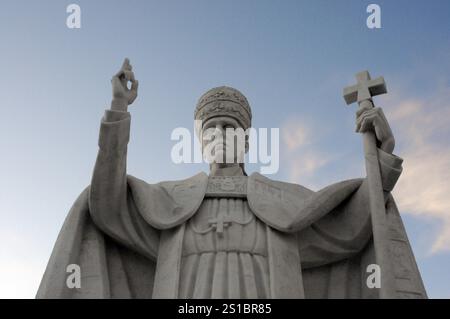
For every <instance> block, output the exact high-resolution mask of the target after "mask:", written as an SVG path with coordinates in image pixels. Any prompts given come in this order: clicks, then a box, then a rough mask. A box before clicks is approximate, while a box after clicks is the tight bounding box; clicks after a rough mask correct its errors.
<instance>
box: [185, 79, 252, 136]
mask: <svg viewBox="0 0 450 319" xmlns="http://www.w3.org/2000/svg"><path fill="white" fill-rule="evenodd" d="M224 102H233V103H224ZM216 116H232V117H234V118H236V119H237V120H238V121H239V122H240V123H241V124H242V126H243V127H244V128H245V129H247V128H249V127H250V126H251V120H252V111H251V109H250V105H249V103H248V101H247V99H246V98H245V96H244V95H243V94H242V93H241V92H239V91H238V90H236V89H233V88H230V87H227V86H221V87H217V88H213V89H211V90H209V91H208V92H206V93H205V94H203V95H202V96H201V97H200V99H199V102H198V103H197V107H196V108H195V114H194V118H195V119H198V120H202V121H206V120H207V119H209V118H211V117H216Z"/></svg>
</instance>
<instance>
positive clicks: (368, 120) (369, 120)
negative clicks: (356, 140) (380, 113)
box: [359, 115, 376, 132]
mask: <svg viewBox="0 0 450 319" xmlns="http://www.w3.org/2000/svg"><path fill="white" fill-rule="evenodd" d="M375 119H376V116H375V115H370V116H367V117H365V118H364V120H363V121H362V122H361V126H360V128H359V131H360V132H365V131H367V130H369V129H371V128H372V127H373V124H374V121H375Z"/></svg>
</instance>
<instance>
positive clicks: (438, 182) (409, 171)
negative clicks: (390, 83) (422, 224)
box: [386, 88, 450, 253]
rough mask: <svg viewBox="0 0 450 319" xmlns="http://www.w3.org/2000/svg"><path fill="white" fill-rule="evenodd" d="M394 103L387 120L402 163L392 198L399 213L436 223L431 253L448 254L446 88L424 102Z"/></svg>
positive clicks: (449, 121)
mask: <svg viewBox="0 0 450 319" xmlns="http://www.w3.org/2000/svg"><path fill="white" fill-rule="evenodd" d="M396 100H397V101H400V99H398V98H396V97H394V98H393V99H392V101H391V102H390V103H389V104H391V105H392V106H391V107H388V108H386V110H389V109H392V110H393V111H391V112H387V117H388V119H389V120H390V122H391V123H392V127H393V129H394V131H395V132H394V133H395V135H396V140H397V141H398V143H399V145H398V147H397V151H396V152H397V153H398V154H399V155H400V156H401V157H403V158H404V160H405V161H404V163H403V174H402V176H401V177H400V179H399V181H398V183H397V185H396V188H395V190H394V196H395V198H396V200H397V203H398V205H399V208H400V210H401V211H402V212H405V213H409V214H413V215H416V216H421V217H425V218H432V219H438V220H439V221H440V223H441V228H440V230H439V232H438V233H437V234H436V238H435V240H434V243H433V245H432V247H431V249H430V252H431V253H436V252H441V251H450V196H449V194H450V146H449V140H448V138H449V137H450V134H449V133H450V102H449V101H450V88H447V89H441V90H439V91H438V93H437V94H435V95H434V96H433V97H432V98H429V99H426V100H425V99H424V100H418V99H415V100H406V101H403V102H399V103H397V104H394V103H395V101H396Z"/></svg>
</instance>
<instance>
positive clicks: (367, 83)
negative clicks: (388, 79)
mask: <svg viewBox="0 0 450 319" xmlns="http://www.w3.org/2000/svg"><path fill="white" fill-rule="evenodd" d="M356 80H357V83H356V84H355V85H352V86H348V87H346V88H345V89H344V99H345V102H346V103H347V105H349V104H352V103H354V102H358V103H359V104H360V106H362V105H361V104H362V102H364V101H370V102H371V100H372V96H376V95H380V94H384V93H387V90H386V83H385V82H384V78H383V77H382V76H380V77H378V78H376V79H373V80H372V79H371V78H370V74H369V72H368V71H362V72H359V73H357V74H356ZM372 106H373V105H372Z"/></svg>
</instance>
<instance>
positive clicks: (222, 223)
mask: <svg viewBox="0 0 450 319" xmlns="http://www.w3.org/2000/svg"><path fill="white" fill-rule="evenodd" d="M232 221H233V220H232V219H231V218H230V217H228V216H224V215H219V216H217V217H216V218H211V219H209V220H208V224H209V225H211V226H212V227H214V228H215V229H216V232H217V233H218V234H219V235H222V234H223V229H224V227H228V226H229V225H230V223H231V222H232Z"/></svg>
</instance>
